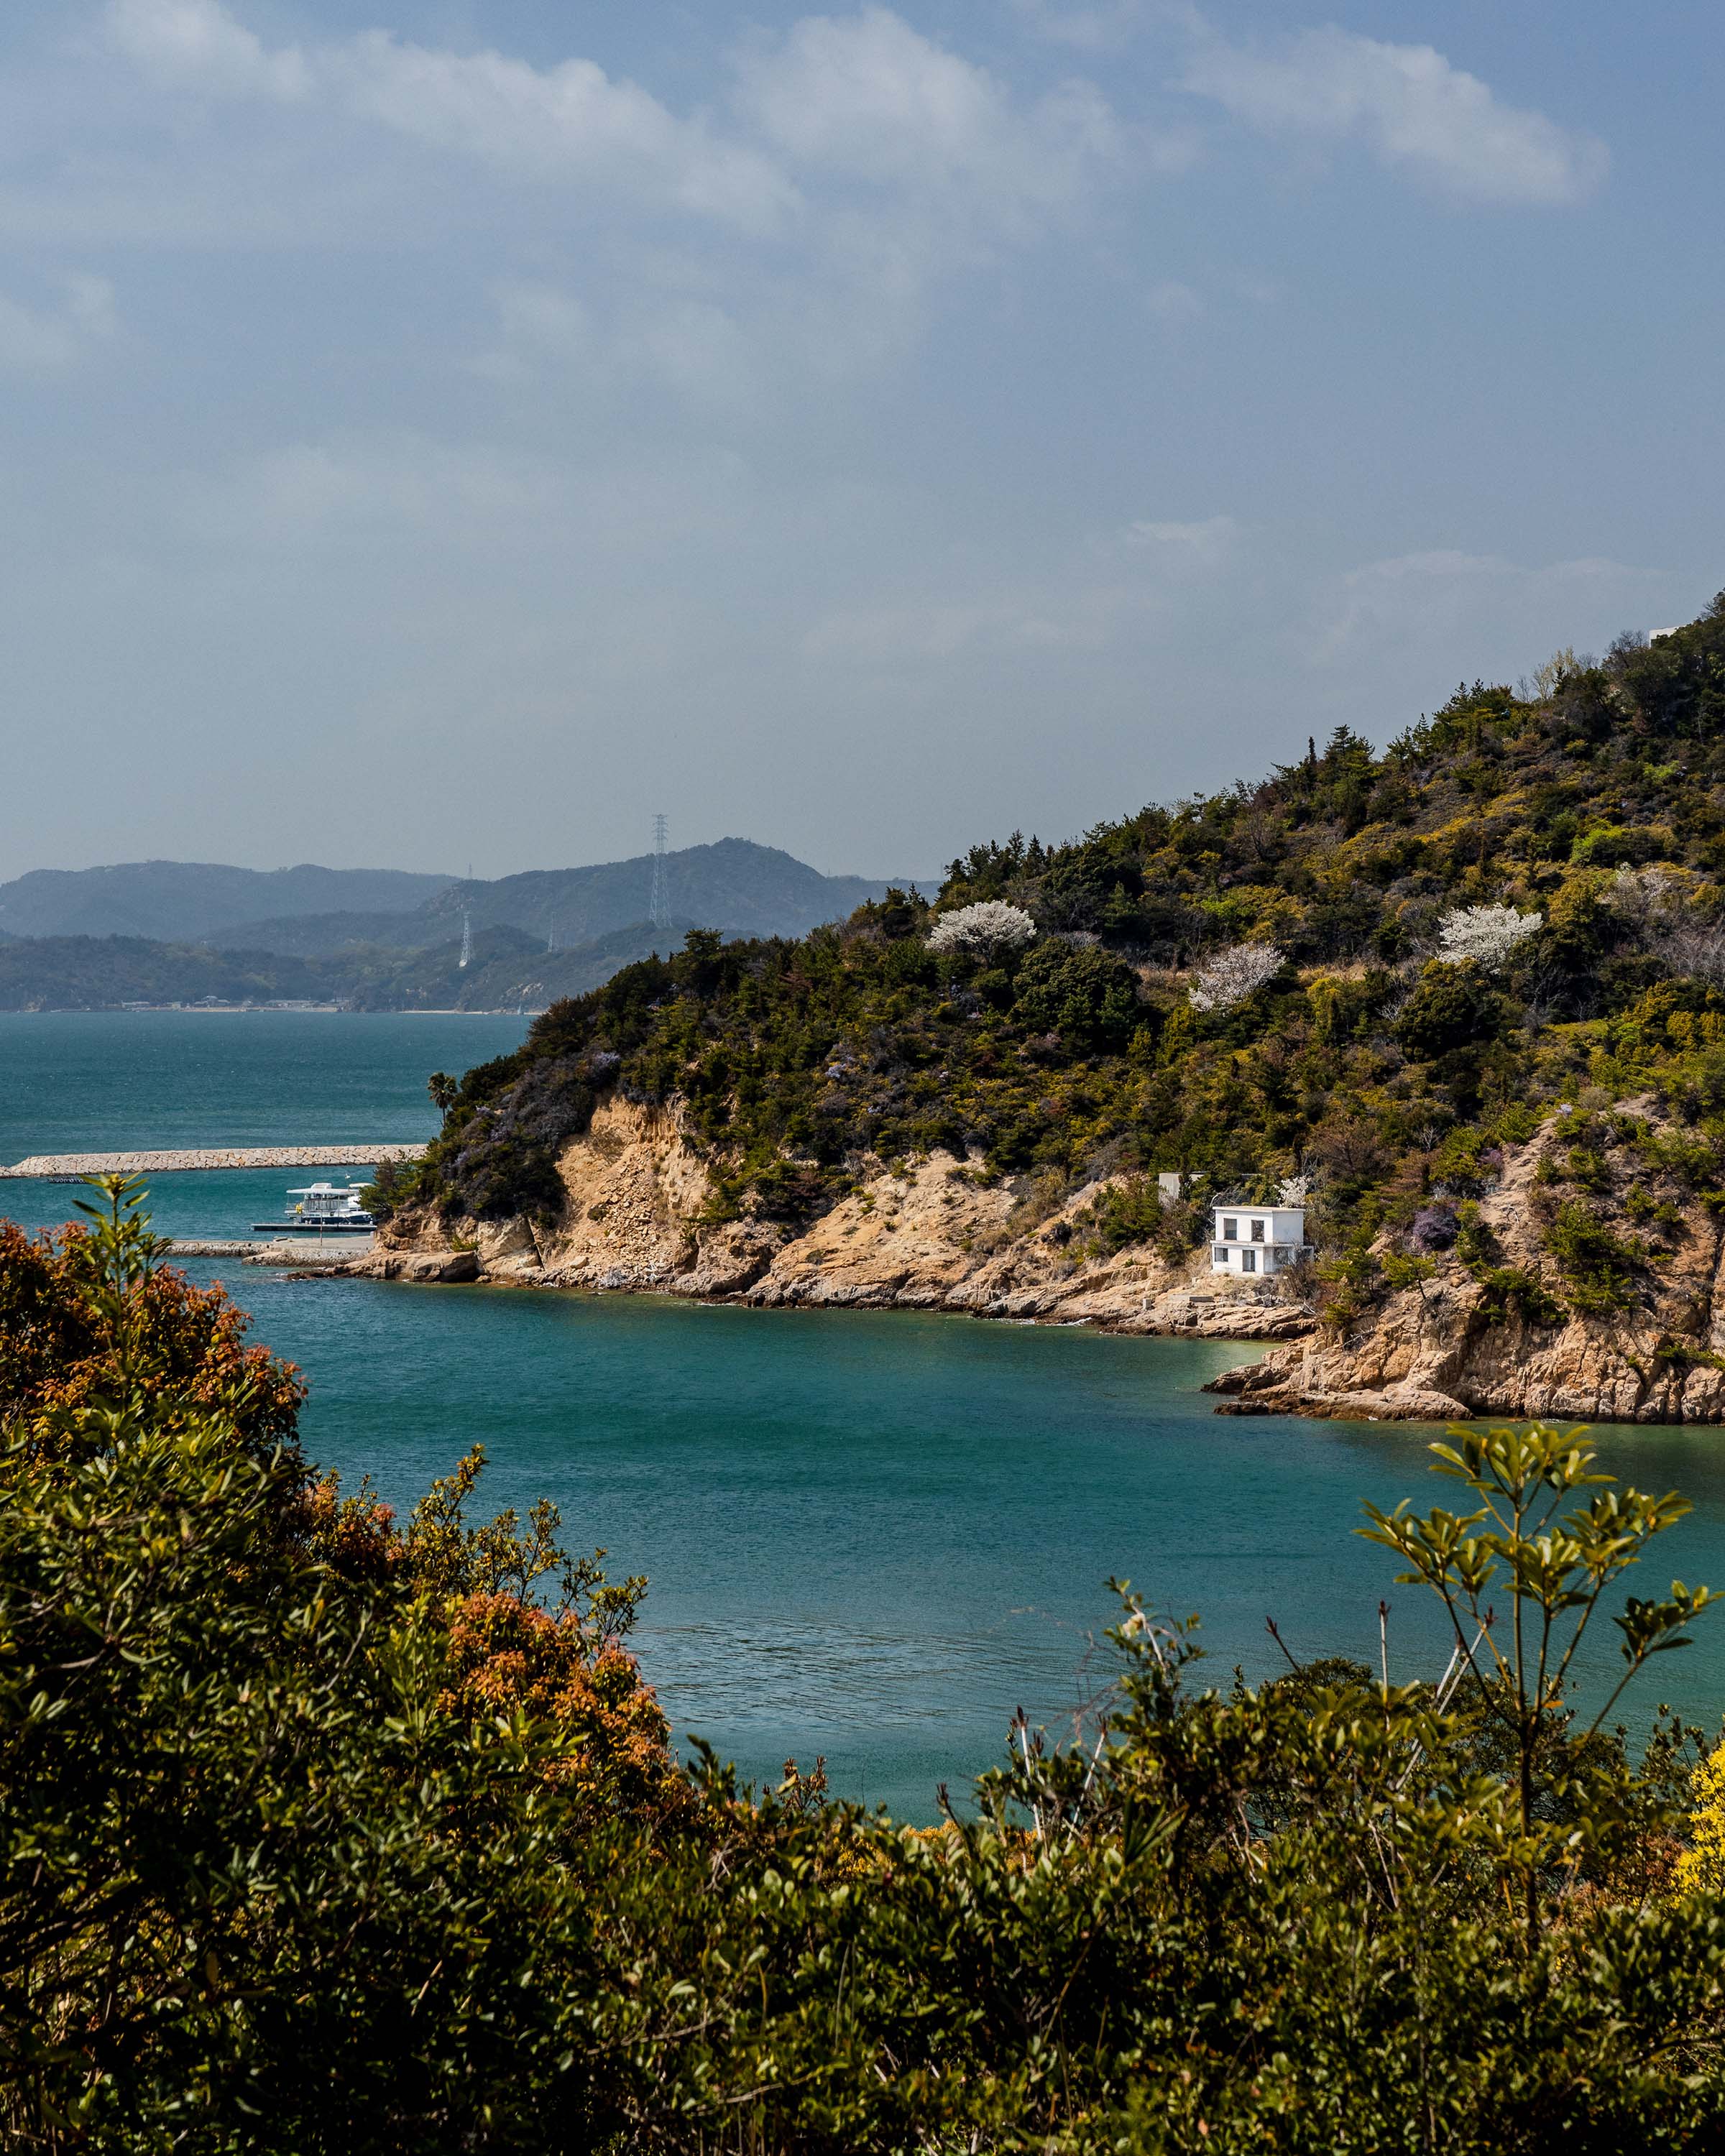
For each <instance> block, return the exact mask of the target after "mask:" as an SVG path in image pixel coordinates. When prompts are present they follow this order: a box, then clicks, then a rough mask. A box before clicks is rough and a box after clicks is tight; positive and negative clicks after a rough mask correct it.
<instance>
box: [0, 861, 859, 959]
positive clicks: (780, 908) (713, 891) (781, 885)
mask: <svg viewBox="0 0 1725 2156" xmlns="http://www.w3.org/2000/svg"><path fill="white" fill-rule="evenodd" d="M665 873H666V880H667V884H668V886H669V890H670V911H671V912H672V914H673V915H674V916H675V918H676V919H677V920H679V921H699V922H701V925H702V926H703V927H708V928H716V929H719V930H720V931H721V932H722V933H724V934H725V935H726V936H803V935H806V934H807V933H808V932H809V930H810V929H811V928H816V927H819V925H820V924H821V922H823V921H838V920H842V919H843V918H844V916H845V915H846V914H848V913H850V912H852V911H855V908H856V907H857V906H861V905H863V904H864V903H865V901H867V900H869V899H871V898H880V897H881V896H883V895H884V894H885V892H886V884H885V883H884V882H879V883H877V882H870V880H868V879H867V878H866V877H865V876H829V875H822V874H821V872H820V871H819V869H813V868H810V867H809V865H808V863H807V862H806V861H799V860H797V859H796V858H795V857H794V855H790V854H787V853H784V852H783V851H782V850H780V849H779V848H778V847H777V846H760V845H757V844H755V843H754V842H753V841H752V839H719V840H718V841H717V843H716V844H713V845H710V846H685V847H684V848H683V849H682V850H680V851H679V852H676V853H672V854H667V855H666V856H665ZM652 884H653V856H652V855H650V854H638V855H635V856H634V859H633V860H626V861H601V862H597V863H595V864H594V865H593V866H591V867H588V868H576V869H535V870H529V871H528V872H527V873H526V874H525V875H512V876H503V877H501V878H500V879H499V880H497V881H495V882H494V883H488V882H485V881H483V880H481V881H477V882H473V883H452V884H450V885H449V886H448V887H447V888H446V889H445V890H443V891H439V892H438V894H437V895H436V896H434V898H431V899H430V900H429V901H427V903H426V904H425V905H424V906H422V907H421V908H420V909H419V913H420V917H421V918H423V919H424V920H425V921H439V922H444V923H454V925H455V926H456V927H458V928H459V924H460V920H461V916H462V913H463V911H468V912H470V914H471V916H472V919H473V925H474V927H475V928H480V927H490V926H492V925H494V924H506V925H507V926H508V927H511V928H522V929H526V931H527V932H529V933H530V934H531V935H535V936H537V937H540V938H541V940H542V942H543V941H547V940H549V939H550V938H551V937H555V938H556V939H557V942H558V943H559V944H563V943H579V942H591V941H592V939H593V937H598V936H607V935H609V934H611V933H612V932H614V930H617V929H619V928H626V927H629V926H630V925H631V924H632V923H634V922H637V921H643V920H644V919H645V918H646V916H647V914H648V912H649V900H650V896H651V892H652ZM0 919H3V916H0ZM447 932H448V931H447V929H445V930H444V933H447Z"/></svg>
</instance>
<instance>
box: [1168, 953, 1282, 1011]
mask: <svg viewBox="0 0 1725 2156" xmlns="http://www.w3.org/2000/svg"><path fill="white" fill-rule="evenodd" d="M1281 963H1282V954H1281V952H1280V951H1279V950H1278V949H1277V948H1276V946H1275V944H1273V943H1235V944H1233V945H1231V946H1230V947H1229V948H1228V949H1227V950H1225V951H1223V952H1219V953H1218V954H1217V956H1216V957H1214V958H1212V959H1211V960H1210V962H1209V965H1207V966H1204V967H1201V968H1199V974H1198V978H1196V980H1194V982H1193V983H1192V986H1191V987H1190V988H1189V989H1188V990H1187V992H1186V994H1187V1000H1188V1001H1189V1003H1190V1004H1191V1005H1192V1008H1193V1009H1194V1010H1200V1011H1225V1010H1232V1009H1234V1007H1235V1004H1243V1003H1244V1002H1245V999H1246V998H1247V997H1248V996H1251V995H1255V994H1256V993H1257V992H1258V990H1259V989H1260V988H1262V987H1263V985H1264V983H1266V981H1267V980H1270V979H1271V978H1273V977H1274V976H1275V975H1276V974H1277V973H1280V972H1281Z"/></svg>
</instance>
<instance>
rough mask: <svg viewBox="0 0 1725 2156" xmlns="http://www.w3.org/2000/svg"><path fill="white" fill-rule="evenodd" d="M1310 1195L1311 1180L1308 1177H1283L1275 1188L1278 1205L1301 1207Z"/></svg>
mask: <svg viewBox="0 0 1725 2156" xmlns="http://www.w3.org/2000/svg"><path fill="white" fill-rule="evenodd" d="M1311 1195H1312V1178H1311V1177H1310V1176H1309V1175H1285V1176H1283V1178H1282V1179H1281V1182H1280V1183H1277V1184H1276V1204H1278V1205H1303V1204H1305V1203H1306V1201H1307V1199H1308V1198H1310V1197H1311Z"/></svg>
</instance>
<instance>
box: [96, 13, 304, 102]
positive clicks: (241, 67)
mask: <svg viewBox="0 0 1725 2156" xmlns="http://www.w3.org/2000/svg"><path fill="white" fill-rule="evenodd" d="M106 20H107V32H108V38H109V41H110V44H112V45H113V47H114V48H115V49H116V51H118V52H121V53H124V54H126V57H127V58H128V59H133V60H136V62H137V63H138V64H139V65H140V66H141V67H142V68H144V69H146V70H147V72H148V73H149V74H151V75H153V76H154V77H155V78H156V79H157V80H158V81H161V82H167V83H179V84H185V85H188V86H190V87H193V88H196V89H199V90H208V91H211V92H213V93H215V94H217V95H223V96H228V97H275V98H282V99H289V100H290V99H294V98H300V97H304V96H305V95H306V94H307V92H308V91H309V90H311V69H310V67H309V66H308V64H307V63H306V59H305V54H303V53H301V52H300V51H298V50H296V49H294V48H292V47H290V48H289V49H286V50H285V51H282V52H276V53H272V52H270V51H268V50H267V49H265V47H264V41H263V39H262V38H259V37H257V36H255V35H254V33H252V32H251V31H250V30H248V29H247V28H245V27H244V24H242V23H236V22H235V21H234V18H233V17H232V16H231V15H230V14H229V13H228V11H227V9H226V8H222V7H219V6H218V5H217V4H216V0H110V4H109V7H108V11H107V18H106Z"/></svg>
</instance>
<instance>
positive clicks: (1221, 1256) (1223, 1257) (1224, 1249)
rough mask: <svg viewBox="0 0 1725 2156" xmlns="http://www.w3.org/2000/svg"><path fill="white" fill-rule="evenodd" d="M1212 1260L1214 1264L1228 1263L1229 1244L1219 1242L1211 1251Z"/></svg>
mask: <svg viewBox="0 0 1725 2156" xmlns="http://www.w3.org/2000/svg"><path fill="white" fill-rule="evenodd" d="M1210 1262H1211V1264H1212V1265H1226V1264H1227V1262H1228V1245H1226V1244H1225V1243H1218V1244H1217V1245H1216V1246H1215V1248H1214V1250H1212V1251H1211V1252H1210Z"/></svg>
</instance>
